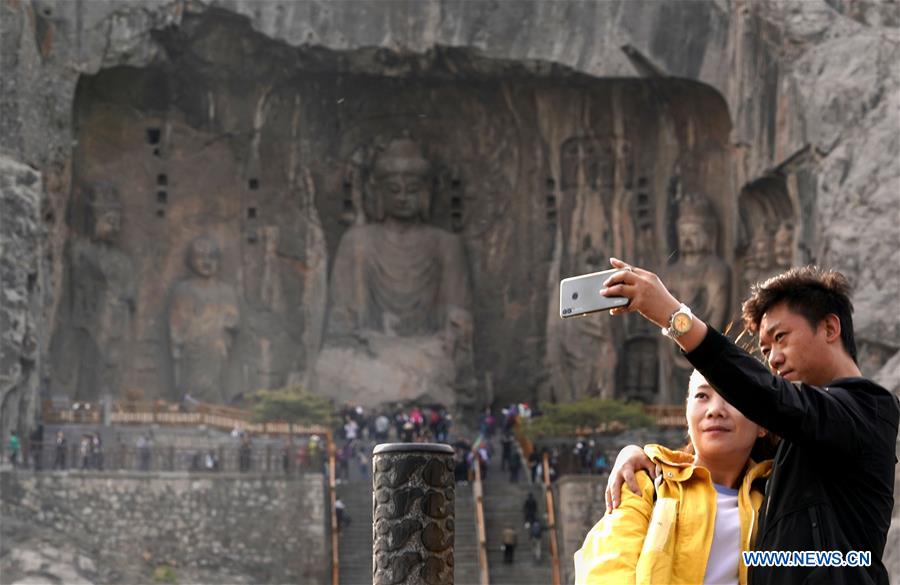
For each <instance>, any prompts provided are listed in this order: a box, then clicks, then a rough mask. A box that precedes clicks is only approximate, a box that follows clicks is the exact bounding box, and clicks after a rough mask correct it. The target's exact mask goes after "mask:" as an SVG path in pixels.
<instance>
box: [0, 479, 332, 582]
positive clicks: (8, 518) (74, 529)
mask: <svg viewBox="0 0 900 585" xmlns="http://www.w3.org/2000/svg"><path fill="white" fill-rule="evenodd" d="M0 482H2V483H0V487H2V498H3V500H2V504H3V508H2V515H3V518H4V523H7V522H12V521H19V522H20V523H22V524H24V525H27V526H31V527H45V528H48V529H49V530H50V532H54V533H57V534H63V535H66V537H67V539H69V540H70V541H71V544H74V545H77V546H79V547H80V548H81V550H83V551H85V553H84V554H85V555H91V556H93V559H92V562H90V563H88V562H87V561H84V562H82V561H79V565H84V566H90V567H92V570H91V571H90V572H89V573H87V574H85V575H84V578H90V577H93V579H91V580H94V581H96V582H129V581H131V582H136V581H134V579H139V580H140V581H142V582H147V581H150V580H151V576H152V574H153V571H154V570H156V569H157V568H158V567H160V566H163V567H170V568H171V569H170V570H171V571H174V573H175V574H180V575H181V579H184V578H185V575H198V574H199V575H203V573H202V571H204V570H209V571H214V572H216V573H217V574H219V575H220V576H221V575H222V574H226V575H231V577H232V578H234V577H235V576H243V577H244V578H245V579H248V580H249V582H257V583H263V582H267V583H285V582H293V583H323V584H324V583H326V582H327V581H328V579H329V577H328V575H329V574H330V570H329V567H330V563H329V559H330V557H329V548H328V544H327V542H328V538H327V530H326V522H325V520H326V519H325V512H326V509H327V508H326V505H325V487H324V481H323V479H322V476H320V475H318V474H309V475H301V476H299V477H291V478H277V477H271V476H252V475H251V476H248V475H237V474H234V475H232V474H217V475H216V476H214V477H213V476H202V475H189V474H181V473H169V474H153V475H148V474H129V473H75V472H68V473H43V474H41V473H38V474H34V473H28V472H11V471H8V470H4V471H3V472H2V475H0ZM21 537H22V535H21V534H4V540H7V541H10V540H11V541H15V540H16V539H17V538H21ZM5 547H6V548H7V550H9V549H10V548H16V546H15V545H14V544H13V543H12V542H7V543H5ZM18 548H22V549H23V550H32V551H36V552H37V553H40V551H41V550H42V548H43V547H42V546H35V545H33V544H32V546H23V547H18ZM69 556H71V554H70V555H69ZM97 567H99V569H98V568H97ZM27 569H28V567H27V566H25V567H24V568H23V567H22V566H21V565H18V566H16V565H12V566H11V565H9V564H8V563H7V561H5V562H4V566H3V571H4V582H12V581H13V580H15V579H17V578H23V577H25V576H27V575H25V573H26V572H27ZM117 571H118V573H116V572H117ZM198 572H200V573H198ZM17 573H18V574H17ZM206 577H207V578H208V577H209V576H208V575H207V576H206ZM226 581H228V579H226ZM208 582H212V581H208ZM229 582H230V581H229Z"/></svg>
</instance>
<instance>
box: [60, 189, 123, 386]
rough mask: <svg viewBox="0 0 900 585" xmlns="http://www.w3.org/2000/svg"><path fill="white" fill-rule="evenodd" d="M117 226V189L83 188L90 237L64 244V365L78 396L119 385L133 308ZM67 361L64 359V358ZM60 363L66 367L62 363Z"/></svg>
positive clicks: (120, 220) (118, 218) (119, 208)
mask: <svg viewBox="0 0 900 585" xmlns="http://www.w3.org/2000/svg"><path fill="white" fill-rule="evenodd" d="M121 225H122V207H121V204H120V202H119V193H118V191H117V190H116V188H115V187H114V186H113V185H111V184H109V183H102V182H101V183H95V184H93V185H91V186H90V188H89V190H88V192H87V232H88V235H89V238H78V239H76V240H75V241H74V242H73V244H72V247H71V248H70V249H69V254H70V257H69V281H70V283H71V286H72V296H71V300H72V305H71V308H70V315H71V322H72V327H73V329H74V331H73V334H74V336H73V337H72V338H71V339H72V345H71V346H70V352H69V354H68V355H69V356H70V357H69V359H72V360H74V363H69V364H67V365H68V366H69V367H70V368H72V370H69V368H66V369H67V370H68V371H72V372H73V373H74V374H75V375H74V376H72V378H71V382H72V383H74V384H75V398H76V399H77V400H85V401H95V400H97V399H98V398H100V397H102V396H116V395H117V394H118V393H119V391H120V389H121V385H122V372H123V369H124V363H123V362H124V356H125V355H127V350H128V344H129V343H130V342H131V340H132V338H133V331H132V329H133V327H132V319H133V316H134V311H135V297H136V289H135V281H134V265H133V264H132V262H131V258H129V257H128V256H127V255H126V254H125V253H124V252H122V250H120V249H119V248H118V247H116V238H118V236H119V231H120V229H121ZM66 361H69V360H68V359H67V360H66ZM64 367H65V366H64Z"/></svg>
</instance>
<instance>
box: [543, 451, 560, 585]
mask: <svg viewBox="0 0 900 585" xmlns="http://www.w3.org/2000/svg"><path fill="white" fill-rule="evenodd" d="M543 468H544V498H545V505H546V506H547V532H549V533H550V563H551V567H552V569H553V585H560V570H559V544H558V543H557V541H556V512H555V510H556V509H555V507H554V504H553V486H552V485H550V454H549V453H547V452H544V466H543Z"/></svg>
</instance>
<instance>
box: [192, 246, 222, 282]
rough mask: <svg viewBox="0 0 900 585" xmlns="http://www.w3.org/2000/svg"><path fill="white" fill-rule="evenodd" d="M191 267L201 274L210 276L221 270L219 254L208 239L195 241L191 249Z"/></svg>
mask: <svg viewBox="0 0 900 585" xmlns="http://www.w3.org/2000/svg"><path fill="white" fill-rule="evenodd" d="M191 268H193V269H194V272H196V273H197V274H199V275H200V276H205V277H207V278H208V277H210V276H214V275H215V274H216V273H217V272H219V255H218V254H217V253H216V249H215V247H214V246H213V245H212V244H211V243H210V242H208V241H206V240H199V241H197V242H194V246H193V248H192V250H191Z"/></svg>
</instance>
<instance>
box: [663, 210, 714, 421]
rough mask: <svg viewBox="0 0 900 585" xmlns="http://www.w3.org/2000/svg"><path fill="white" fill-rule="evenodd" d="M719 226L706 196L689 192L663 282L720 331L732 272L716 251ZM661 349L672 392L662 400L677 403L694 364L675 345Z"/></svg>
mask: <svg viewBox="0 0 900 585" xmlns="http://www.w3.org/2000/svg"><path fill="white" fill-rule="evenodd" d="M718 227H719V221H718V218H717V216H716V212H715V209H714V208H713V206H712V203H711V202H710V200H709V199H708V198H707V197H706V196H705V195H703V194H701V193H689V194H687V195H686V196H685V197H684V198H682V199H681V201H680V202H679V205H678V219H677V221H676V223H675V231H676V233H677V235H678V260H677V261H676V262H675V263H674V264H671V265H670V266H669V267H668V268H667V269H666V271H665V275H664V281H665V282H666V283H668V284H669V285H670V286H669V290H670V291H671V292H672V294H673V295H675V298H677V299H678V300H680V301H681V302H683V303H685V304H686V305H687V306H689V307H690V308H691V310H692V311H693V312H694V314H696V315H698V316H699V317H700V318H701V319H703V320H704V321H706V322H707V323H709V324H710V325H711V326H713V327H715V328H716V329H718V330H720V331H721V330H722V328H723V327H724V326H725V324H726V319H727V318H728V308H729V307H728V305H729V298H730V283H731V271H730V269H729V268H728V265H726V264H725V261H724V260H722V258H720V257H719V255H718V254H717V253H716V240H717V236H718ZM663 341H665V340H663ZM661 348H662V354H663V360H662V362H663V366H664V369H663V379H664V380H665V381H666V382H667V383H668V385H667V388H668V389H669V390H670V392H671V393H672V395H671V396H668V397H666V396H663V400H664V401H668V402H670V403H677V402H678V398H677V396H679V394H678V393H679V392H681V391H682V390H681V389H683V388H685V387H686V386H687V381H688V378H689V377H690V373H691V365H690V364H689V363H688V362H687V360H686V359H685V358H684V357H683V356H682V355H681V351H680V350H678V348H677V346H676V345H675V344H673V343H668V344H666V343H662V344H661Z"/></svg>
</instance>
